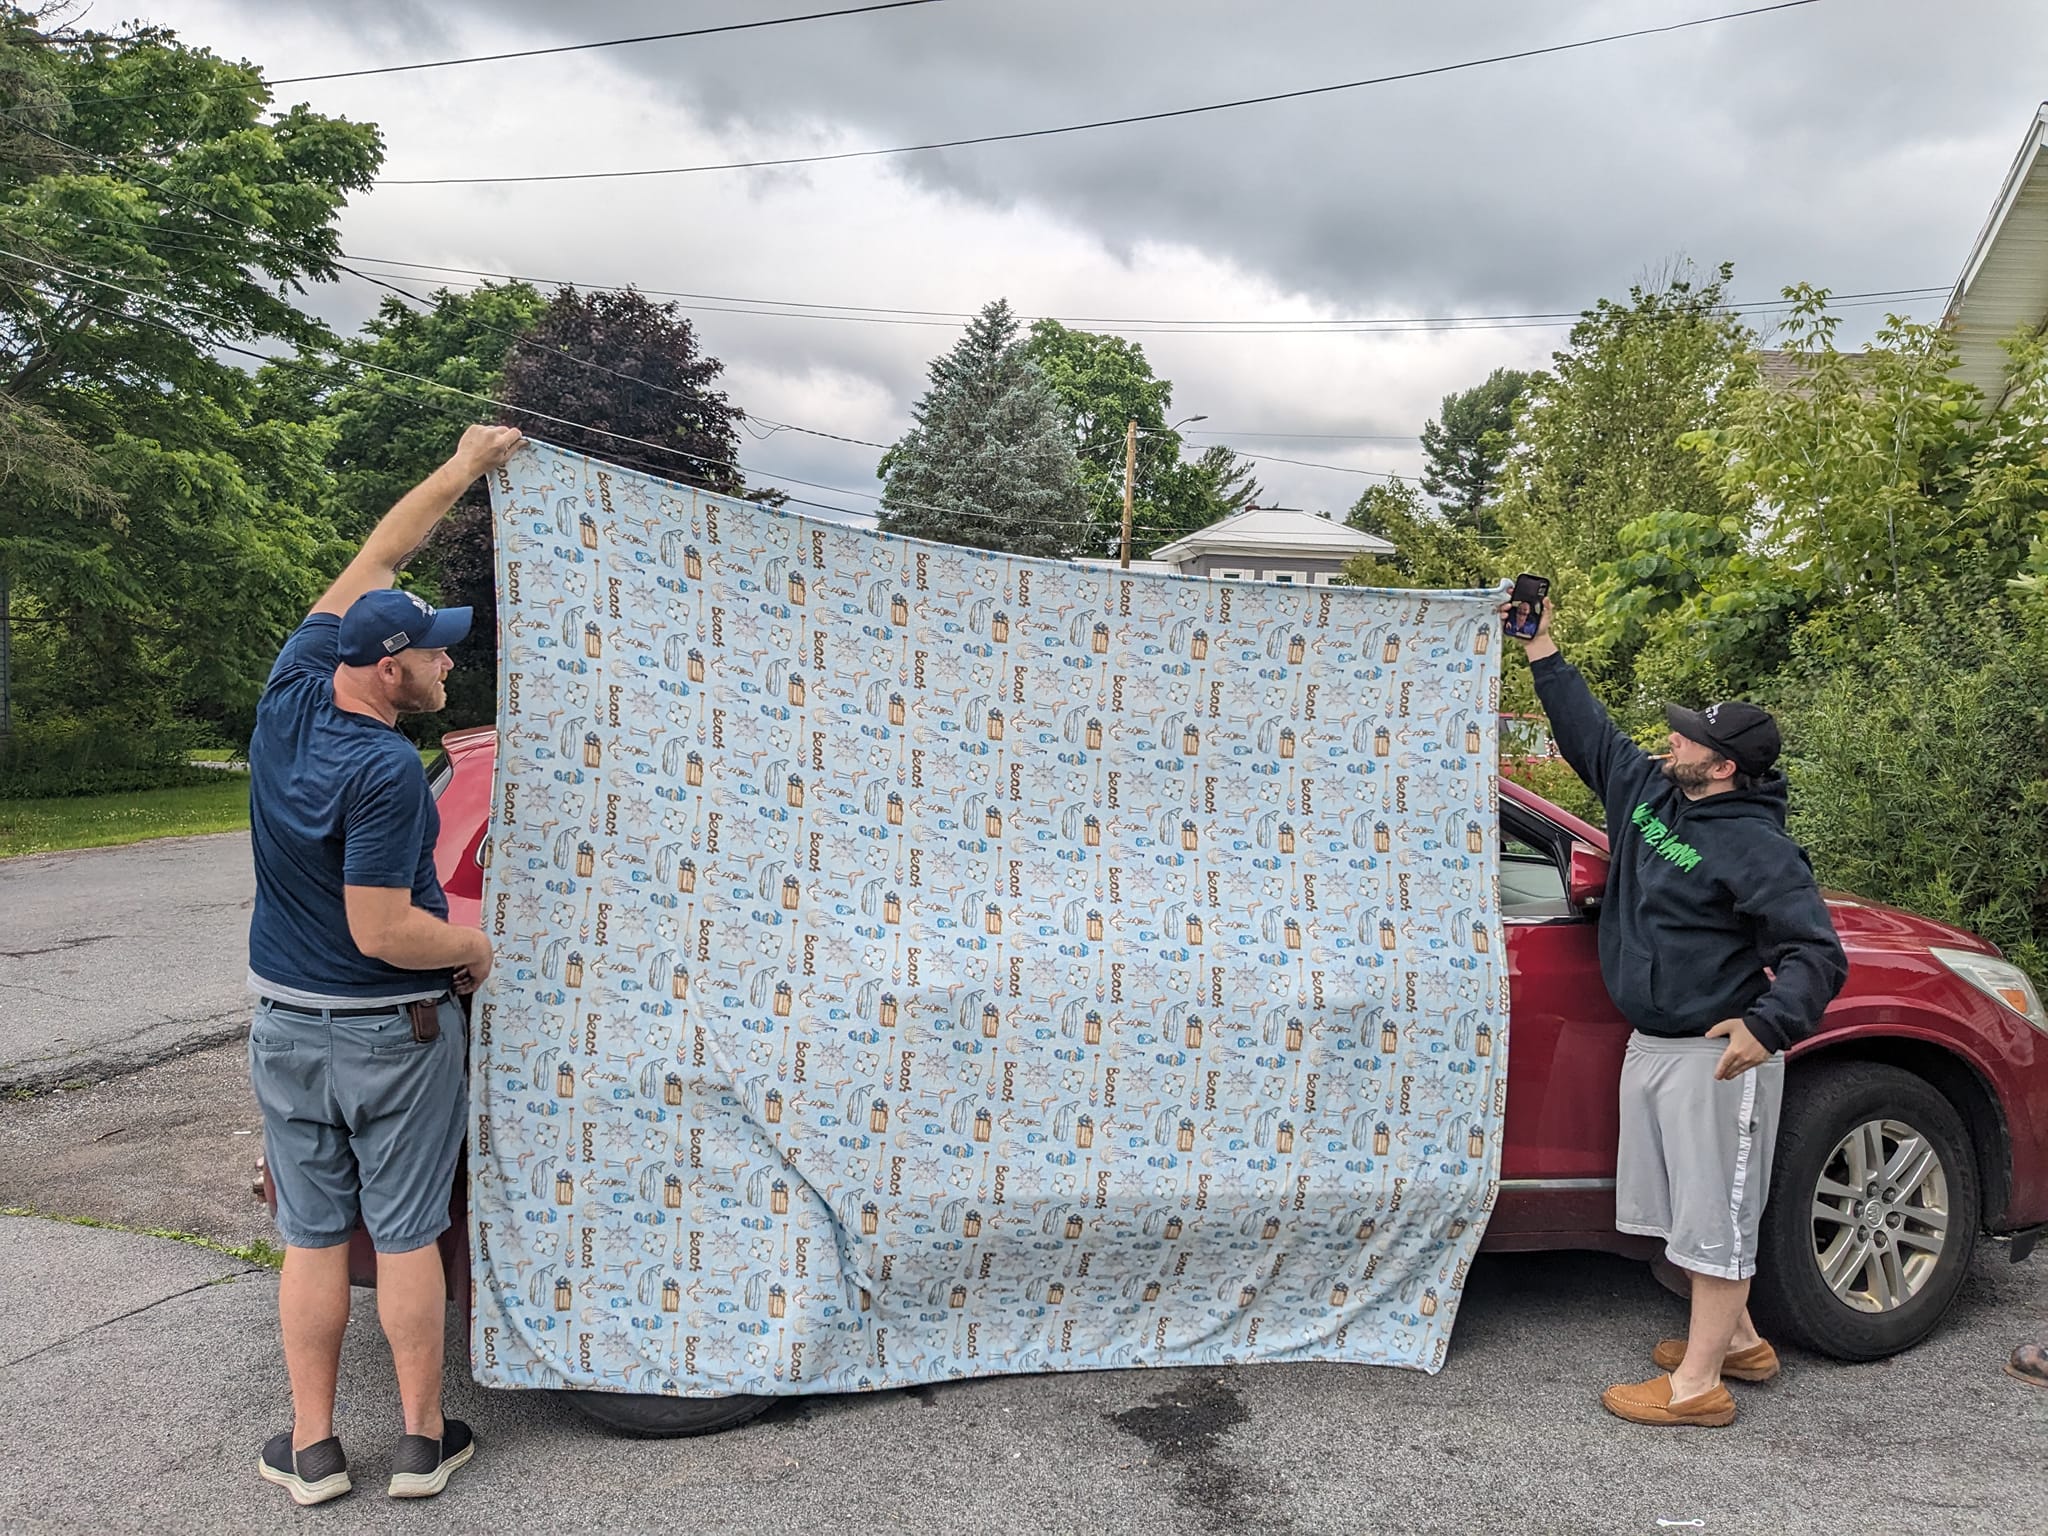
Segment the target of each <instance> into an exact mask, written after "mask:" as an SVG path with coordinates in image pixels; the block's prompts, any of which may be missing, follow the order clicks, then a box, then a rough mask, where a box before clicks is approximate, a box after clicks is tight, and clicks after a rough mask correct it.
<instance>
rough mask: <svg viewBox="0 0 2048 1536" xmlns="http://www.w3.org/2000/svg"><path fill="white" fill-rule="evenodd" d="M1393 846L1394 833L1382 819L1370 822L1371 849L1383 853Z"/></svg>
mask: <svg viewBox="0 0 2048 1536" xmlns="http://www.w3.org/2000/svg"><path fill="white" fill-rule="evenodd" d="M1393 846H1394V834H1393V832H1392V831H1391V830H1390V829H1389V828H1388V826H1387V824H1386V823H1385V822H1384V821H1376V822H1374V823H1373V824H1372V851H1373V852H1374V853H1385V852H1387V851H1388V850H1389V849H1391V848H1392V847H1393Z"/></svg>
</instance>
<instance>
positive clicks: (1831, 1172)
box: [1812, 1119, 1950, 1314]
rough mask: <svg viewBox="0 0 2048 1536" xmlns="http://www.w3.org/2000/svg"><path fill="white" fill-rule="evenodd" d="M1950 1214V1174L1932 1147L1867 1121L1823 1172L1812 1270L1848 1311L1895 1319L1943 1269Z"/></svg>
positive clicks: (1900, 1129)
mask: <svg viewBox="0 0 2048 1536" xmlns="http://www.w3.org/2000/svg"><path fill="white" fill-rule="evenodd" d="M1949 1215H1950V1211H1949V1184H1948V1169H1947V1167H1946V1166H1945V1165H1944V1164H1943V1162H1942V1160H1941V1154H1940V1152H1939V1151H1938V1150H1936V1148H1935V1145H1934V1143H1933V1142H1932V1141H1931V1140H1930V1139H1929V1138H1928V1137H1927V1136H1925V1135H1924V1134H1922V1133H1921V1132H1920V1131H1919V1130H1917V1129H1915V1128H1914V1127H1913V1126H1911V1125H1908V1124H1907V1123H1906V1122H1905V1121H1903V1120H1892V1119H1880V1120H1866V1121H1864V1122H1863V1123H1862V1124H1861V1125H1858V1126H1856V1127H1855V1128H1853V1129H1852V1130H1851V1131H1850V1132H1849V1133H1848V1134H1847V1135H1846V1136H1844V1137H1843V1138H1842V1139H1841V1140H1840V1141H1838V1142H1837V1143H1835V1149H1834V1151H1833V1152H1831V1153H1829V1154H1828V1159H1827V1161H1826V1162H1825V1163H1824V1164H1822V1165H1821V1172H1820V1178H1819V1180H1818V1181H1817V1182H1816V1184H1815V1187H1814V1192H1813V1209H1812V1223H1813V1257H1814V1263H1815V1264H1816V1265H1817V1266H1818V1267H1819V1269H1820V1276H1821V1279H1822V1280H1823V1281H1825V1282H1826V1283H1827V1287H1828V1289H1829V1290H1830V1291H1832V1292H1834V1294H1835V1298H1836V1299H1837V1300H1838V1301H1840V1302H1842V1304H1843V1305H1845V1306H1848V1307H1852V1308H1854V1309H1855V1310H1856V1311H1858V1312H1868V1313H1874V1314H1883V1313H1887V1312H1895V1311H1897V1310H1898V1309H1899V1308H1900V1307H1903V1306H1904V1305H1906V1303H1907V1302H1909V1301H1911V1300H1912V1299H1913V1298H1914V1297H1915V1296H1917V1295H1919V1294H1920V1292H1921V1291H1922V1290H1923V1289H1924V1288H1925V1287H1926V1285H1927V1282H1928V1281H1929V1280H1930V1279H1932V1278H1933V1276H1934V1272H1935V1270H1936V1269H1937V1268H1938V1267H1939V1266H1940V1264H1941V1258H1942V1254H1943V1253H1944V1252H1945V1251H1946V1250H1947V1247H1948V1230H1949Z"/></svg>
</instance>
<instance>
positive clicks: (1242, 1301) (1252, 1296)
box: [1237, 1285, 1259, 1307]
mask: <svg viewBox="0 0 2048 1536" xmlns="http://www.w3.org/2000/svg"><path fill="white" fill-rule="evenodd" d="M1258 1299H1259V1288H1258V1287H1257V1286H1255V1285H1247V1286H1245V1287H1244V1288H1243V1289H1242V1290H1240V1291H1239V1292H1238V1293H1237V1304H1238V1305H1239V1306H1240V1307H1248V1306H1250V1305H1251V1304H1252V1303H1253V1302H1255V1301H1257V1300H1258Z"/></svg>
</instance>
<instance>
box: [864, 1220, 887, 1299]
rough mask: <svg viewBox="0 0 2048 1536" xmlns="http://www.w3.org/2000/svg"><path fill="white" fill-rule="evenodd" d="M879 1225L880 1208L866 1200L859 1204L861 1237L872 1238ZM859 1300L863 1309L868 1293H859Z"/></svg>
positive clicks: (880, 1222) (880, 1221)
mask: <svg viewBox="0 0 2048 1536" xmlns="http://www.w3.org/2000/svg"><path fill="white" fill-rule="evenodd" d="M881 1224H882V1212H881V1209H880V1208H879V1207H878V1206H877V1205H876V1204H875V1202H874V1201H872V1200H866V1201H863V1202H862V1203H861V1208H860V1230H861V1235H862V1236H863V1237H873V1236H874V1235H875V1231H876V1229H877V1228H878V1227H880V1226H881ZM860 1299H861V1305H862V1306H863V1307H865V1306H866V1305H867V1300H868V1293H867V1292H866V1291H862V1292H861V1293H860Z"/></svg>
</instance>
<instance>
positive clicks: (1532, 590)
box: [1501, 571, 1550, 640]
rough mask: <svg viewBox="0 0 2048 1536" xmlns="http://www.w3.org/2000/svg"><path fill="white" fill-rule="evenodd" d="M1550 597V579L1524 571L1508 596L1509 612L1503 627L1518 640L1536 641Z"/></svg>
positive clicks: (1503, 618)
mask: <svg viewBox="0 0 2048 1536" xmlns="http://www.w3.org/2000/svg"><path fill="white" fill-rule="evenodd" d="M1549 596H1550V578H1549V577H1547V576H1531V575H1530V574H1529V573H1528V572H1527V571H1524V572H1523V573H1522V574H1521V575H1519V576H1517V577H1516V578H1515V589H1514V591H1512V592H1510V593H1509V594H1508V611H1507V613H1506V614H1504V615H1503V616H1502V618H1501V627H1502V628H1504V629H1505V630H1506V631H1507V632H1508V633H1509V634H1510V635H1513V636H1514V637H1515V638H1516V639H1517V640H1533V639H1535V638H1536V631H1537V628H1538V626H1540V625H1541V624H1542V622H1543V602H1544V599H1545V598H1547V597H1549Z"/></svg>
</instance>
